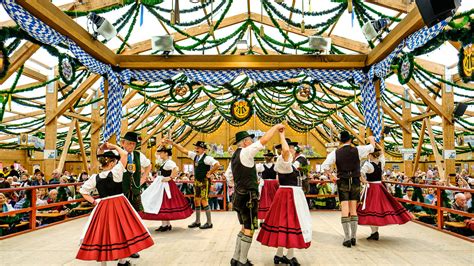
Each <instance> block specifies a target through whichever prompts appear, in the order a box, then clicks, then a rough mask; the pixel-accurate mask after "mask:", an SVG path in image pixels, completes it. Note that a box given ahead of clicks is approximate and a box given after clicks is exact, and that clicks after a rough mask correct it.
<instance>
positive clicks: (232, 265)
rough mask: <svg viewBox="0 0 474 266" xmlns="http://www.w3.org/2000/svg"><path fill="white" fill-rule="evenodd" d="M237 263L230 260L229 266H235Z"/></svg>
mask: <svg viewBox="0 0 474 266" xmlns="http://www.w3.org/2000/svg"><path fill="white" fill-rule="evenodd" d="M238 262H239V261H238V260H236V259H234V258H232V259H230V266H236V265H237V263H238Z"/></svg>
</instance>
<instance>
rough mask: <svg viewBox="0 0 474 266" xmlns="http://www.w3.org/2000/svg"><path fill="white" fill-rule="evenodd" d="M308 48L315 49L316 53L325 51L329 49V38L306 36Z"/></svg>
mask: <svg viewBox="0 0 474 266" xmlns="http://www.w3.org/2000/svg"><path fill="white" fill-rule="evenodd" d="M308 45H309V48H311V49H313V50H315V51H316V53H318V54H319V53H327V52H328V51H330V50H331V38H324V37H321V36H309V37H308Z"/></svg>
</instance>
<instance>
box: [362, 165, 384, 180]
mask: <svg viewBox="0 0 474 266" xmlns="http://www.w3.org/2000/svg"><path fill="white" fill-rule="evenodd" d="M370 163H371V164H372V166H373V167H374V171H373V172H372V173H370V174H365V176H366V177H367V181H369V182H373V181H381V180H382V165H381V164H380V162H379V164H376V163H373V162H370Z"/></svg>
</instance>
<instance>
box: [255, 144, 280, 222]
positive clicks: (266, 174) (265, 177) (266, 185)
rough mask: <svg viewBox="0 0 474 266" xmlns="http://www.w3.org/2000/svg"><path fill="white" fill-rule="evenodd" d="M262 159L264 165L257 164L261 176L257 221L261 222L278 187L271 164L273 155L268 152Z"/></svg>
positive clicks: (273, 165) (272, 164)
mask: <svg viewBox="0 0 474 266" xmlns="http://www.w3.org/2000/svg"><path fill="white" fill-rule="evenodd" d="M263 157H264V158H265V163H262V164H257V172H258V173H259V174H261V176H262V178H261V179H260V182H259V186H258V190H259V195H260V199H259V202H258V219H259V220H262V221H263V220H264V219H265V216H266V215H267V212H268V210H269V209H270V206H271V205H272V202H273V198H275V194H276V192H277V190H278V186H279V183H278V179H277V173H276V171H275V164H274V163H273V159H274V158H275V157H276V156H275V154H273V152H272V151H270V150H268V151H267V152H266V153H265V154H264V155H263Z"/></svg>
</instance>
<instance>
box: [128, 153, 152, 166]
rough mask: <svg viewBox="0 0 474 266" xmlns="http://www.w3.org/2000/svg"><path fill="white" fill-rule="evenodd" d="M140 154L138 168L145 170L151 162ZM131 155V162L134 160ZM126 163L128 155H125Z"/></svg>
mask: <svg viewBox="0 0 474 266" xmlns="http://www.w3.org/2000/svg"><path fill="white" fill-rule="evenodd" d="M139 153H140V167H141V168H147V167H148V166H150V164H151V162H150V160H149V159H148V158H147V157H146V156H145V154H143V153H141V152H139ZM131 154H132V161H133V159H134V155H133V152H132V153H131ZM127 161H128V155H127Z"/></svg>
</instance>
